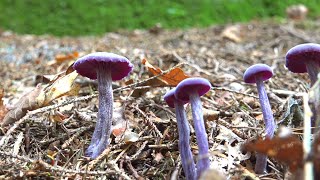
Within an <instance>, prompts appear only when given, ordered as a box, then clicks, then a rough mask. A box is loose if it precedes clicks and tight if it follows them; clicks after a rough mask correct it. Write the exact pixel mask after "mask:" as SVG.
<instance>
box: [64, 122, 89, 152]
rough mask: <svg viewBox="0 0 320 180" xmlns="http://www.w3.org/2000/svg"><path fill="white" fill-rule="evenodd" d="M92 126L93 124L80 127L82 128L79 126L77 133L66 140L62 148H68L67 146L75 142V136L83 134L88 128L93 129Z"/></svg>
mask: <svg viewBox="0 0 320 180" xmlns="http://www.w3.org/2000/svg"><path fill="white" fill-rule="evenodd" d="M92 127H93V125H91V126H88V127H80V128H78V129H77V131H76V133H74V134H73V135H72V136H71V137H70V138H69V139H68V140H67V141H65V142H64V143H63V144H62V146H61V148H62V149H65V148H67V147H68V146H69V145H70V144H71V143H72V142H73V140H74V139H75V138H77V137H79V136H80V134H82V133H83V132H85V131H87V130H88V129H91V128H92Z"/></svg>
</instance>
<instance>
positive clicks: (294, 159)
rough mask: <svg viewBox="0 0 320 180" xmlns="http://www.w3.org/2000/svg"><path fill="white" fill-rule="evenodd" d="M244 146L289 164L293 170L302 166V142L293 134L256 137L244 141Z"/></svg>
mask: <svg viewBox="0 0 320 180" xmlns="http://www.w3.org/2000/svg"><path fill="white" fill-rule="evenodd" d="M244 147H245V149H246V150H248V151H256V152H258V153H262V154H266V155H267V156H269V157H273V158H275V159H276V160H278V161H279V162H282V163H284V164H286V165H287V166H289V168H290V170H291V171H293V172H294V171H296V170H297V169H298V168H302V166H303V148H302V143H301V141H300V140H299V139H298V138H297V137H295V136H287V137H274V138H273V139H265V140H262V139H258V140H256V141H255V142H249V143H246V144H245V145H244Z"/></svg>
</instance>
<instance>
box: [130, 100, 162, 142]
mask: <svg viewBox="0 0 320 180" xmlns="http://www.w3.org/2000/svg"><path fill="white" fill-rule="evenodd" d="M134 108H135V109H136V110H137V111H139V112H140V114H142V116H143V117H144V118H145V119H146V120H147V124H148V126H151V127H152V129H154V130H155V132H156V133H157V134H158V135H159V136H160V138H161V139H162V138H163V135H162V133H161V132H160V131H159V129H158V128H157V126H156V125H155V124H154V123H153V122H152V121H151V120H150V119H149V117H148V116H147V115H146V114H145V113H144V112H143V111H142V110H141V109H140V108H139V107H137V106H135V107H134Z"/></svg>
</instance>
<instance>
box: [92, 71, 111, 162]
mask: <svg viewBox="0 0 320 180" xmlns="http://www.w3.org/2000/svg"><path fill="white" fill-rule="evenodd" d="M97 80H98V91H99V110H98V121H97V124H96V129H95V131H94V132H96V134H95V133H93V136H92V139H93V140H94V141H95V142H94V146H93V149H92V154H91V158H92V159H95V158H96V157H98V156H99V155H100V154H101V153H102V152H103V151H104V149H105V148H106V147H107V145H108V144H109V137H110V134H111V126H112V114H113V92H112V78H111V70H110V66H107V67H106V66H99V67H98V69H97ZM95 135H96V136H97V137H94V136H95ZM97 139H99V140H98V144H97ZM89 148H90V146H89Z"/></svg>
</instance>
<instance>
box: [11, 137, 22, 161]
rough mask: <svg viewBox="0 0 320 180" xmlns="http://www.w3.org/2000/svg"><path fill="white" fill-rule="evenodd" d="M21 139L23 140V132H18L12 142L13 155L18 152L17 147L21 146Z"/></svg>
mask: <svg viewBox="0 0 320 180" xmlns="http://www.w3.org/2000/svg"><path fill="white" fill-rule="evenodd" d="M22 140H23V132H20V133H19V134H18V136H17V140H16V141H15V143H14V146H13V153H12V154H13V155H17V154H18V153H19V149H20V147H21V144H22Z"/></svg>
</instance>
